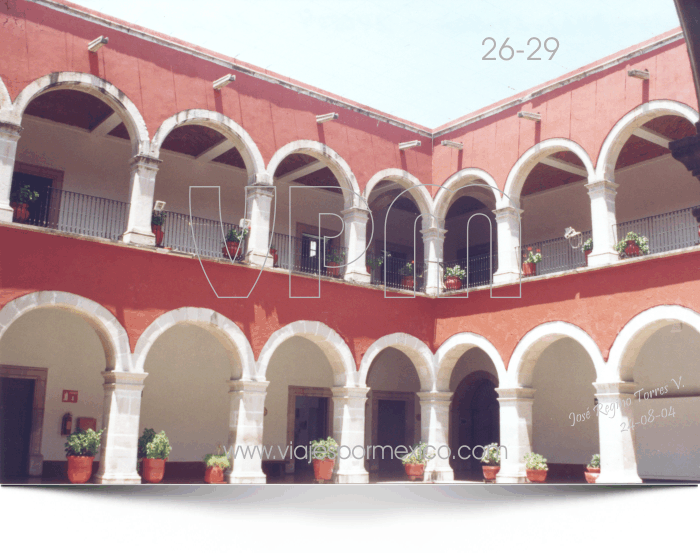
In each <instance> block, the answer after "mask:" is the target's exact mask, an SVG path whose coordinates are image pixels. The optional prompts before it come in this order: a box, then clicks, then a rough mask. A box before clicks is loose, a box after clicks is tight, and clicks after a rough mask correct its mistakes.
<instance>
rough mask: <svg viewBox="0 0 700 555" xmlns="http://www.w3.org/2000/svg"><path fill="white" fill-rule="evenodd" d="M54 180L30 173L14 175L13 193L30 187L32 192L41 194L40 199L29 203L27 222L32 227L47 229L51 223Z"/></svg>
mask: <svg viewBox="0 0 700 555" xmlns="http://www.w3.org/2000/svg"><path fill="white" fill-rule="evenodd" d="M52 184H53V179H50V178H48V177H40V176H38V175H31V174H28V173H21V172H15V173H14V174H13V175H12V186H11V187H12V188H11V193H15V192H18V191H19V189H20V187H22V186H23V185H29V187H30V188H31V190H32V191H35V192H37V193H39V198H38V199H37V200H36V201H34V202H30V203H29V220H28V221H27V222H26V223H28V224H31V225H36V226H41V227H47V226H48V225H49V223H50V221H51V218H50V214H49V212H50V207H51V194H52V192H53V189H52V188H51V185H52Z"/></svg>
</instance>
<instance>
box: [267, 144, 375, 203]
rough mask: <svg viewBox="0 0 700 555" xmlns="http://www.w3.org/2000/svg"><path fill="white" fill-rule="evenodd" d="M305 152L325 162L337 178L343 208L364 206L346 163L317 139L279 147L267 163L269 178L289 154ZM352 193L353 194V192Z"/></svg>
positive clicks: (353, 177)
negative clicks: (340, 189) (343, 203)
mask: <svg viewBox="0 0 700 555" xmlns="http://www.w3.org/2000/svg"><path fill="white" fill-rule="evenodd" d="M297 153H299V154H306V155H308V156H312V157H314V158H316V159H317V160H320V161H322V162H327V163H328V167H329V168H330V170H331V171H332V172H333V175H334V176H335V178H336V179H337V180H338V183H339V184H340V186H341V187H342V190H343V198H344V200H345V208H350V207H359V208H365V206H363V204H364V203H362V202H361V201H360V199H361V198H362V194H361V193H360V187H359V186H358V184H357V179H356V178H355V175H354V174H353V173H352V170H351V169H350V166H349V165H348V163H347V162H346V161H345V160H344V159H343V158H342V157H341V156H340V154H338V153H337V152H336V151H334V150H333V149H332V148H330V147H329V146H326V145H324V144H323V143H319V142H317V141H306V140H302V141H293V142H291V143H289V144H286V145H285V146H283V147H282V148H280V149H279V150H278V151H277V152H275V154H274V155H273V156H272V158H271V159H270V162H269V164H268V165H267V173H268V175H269V176H270V177H271V178H274V175H275V171H277V167H278V166H279V165H280V163H281V162H282V160H284V159H285V158H286V157H287V156H289V155H290V154H297ZM353 193H354V194H353Z"/></svg>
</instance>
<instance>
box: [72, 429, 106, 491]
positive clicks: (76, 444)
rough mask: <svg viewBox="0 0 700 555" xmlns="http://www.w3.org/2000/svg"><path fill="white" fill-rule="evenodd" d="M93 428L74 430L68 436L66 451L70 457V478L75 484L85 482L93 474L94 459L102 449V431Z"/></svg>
mask: <svg viewBox="0 0 700 555" xmlns="http://www.w3.org/2000/svg"><path fill="white" fill-rule="evenodd" d="M103 431H104V430H100V431H99V432H96V431H94V430H93V429H92V428H90V429H89V430H85V431H81V432H73V433H72V434H71V435H69V436H68V438H67V441H66V444H65V451H66V458H67V459H68V479H69V480H70V481H71V483H73V484H84V483H85V482H87V481H88V480H89V479H90V476H92V461H93V460H95V455H97V453H98V451H99V450H100V442H101V441H102V439H101V438H102V432H103Z"/></svg>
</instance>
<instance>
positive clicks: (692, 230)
mask: <svg viewBox="0 0 700 555" xmlns="http://www.w3.org/2000/svg"><path fill="white" fill-rule="evenodd" d="M693 211H696V213H697V212H698V211H700V206H694V207H691V208H683V209H682V210H674V211H673V212H667V213H665V214H657V215H655V216H647V217H646V218H640V219H638V220H632V221H629V222H622V223H619V224H617V225H616V226H613V231H614V234H615V242H618V241H622V240H623V239H624V238H625V236H626V235H627V233H628V232H630V231H634V232H635V233H637V234H638V235H643V236H644V237H646V238H647V239H649V254H656V253H659V252H668V251H673V250H676V249H684V248H687V247H693V246H695V245H697V244H700V241H699V240H698V239H699V238H698V222H697V220H696V219H695V216H693Z"/></svg>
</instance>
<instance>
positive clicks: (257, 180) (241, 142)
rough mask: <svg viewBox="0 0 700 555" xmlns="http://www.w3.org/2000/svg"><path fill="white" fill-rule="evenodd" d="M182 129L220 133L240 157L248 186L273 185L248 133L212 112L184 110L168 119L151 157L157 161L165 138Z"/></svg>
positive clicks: (153, 147)
mask: <svg viewBox="0 0 700 555" xmlns="http://www.w3.org/2000/svg"><path fill="white" fill-rule="evenodd" d="M183 125H201V126H203V127H209V128H211V129H214V130H215V131H218V132H219V133H221V134H222V135H223V136H224V137H226V138H227V139H228V140H229V141H231V143H233V145H234V146H235V147H236V149H237V150H238V152H239V153H240V154H241V157H242V158H243V161H244V162H245V167H246V170H247V172H248V185H255V184H263V185H271V184H272V181H271V178H270V177H268V176H267V175H266V173H265V162H264V161H263V157H262V154H260V150H259V149H258V146H257V145H256V144H255V141H253V139H252V137H251V136H250V135H249V134H248V132H247V131H246V130H245V129H243V127H241V126H240V125H238V124H237V123H236V122H235V121H233V120H232V119H231V118H228V117H226V116H225V115H223V114H220V113H219V112H212V111H211V110H200V109H196V110H183V111H182V112H179V113H177V114H175V115H174V116H171V117H169V118H168V119H166V120H165V121H164V122H163V123H162V124H161V126H160V127H159V128H158V131H156V134H155V135H154V136H153V141H151V156H153V157H154V158H158V156H159V155H160V149H161V146H162V145H163V141H165V139H166V137H167V136H168V135H169V134H170V133H171V132H172V131H173V130H174V129H176V128H178V127H181V126H183Z"/></svg>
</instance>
